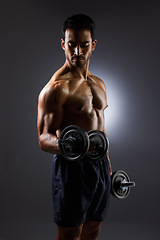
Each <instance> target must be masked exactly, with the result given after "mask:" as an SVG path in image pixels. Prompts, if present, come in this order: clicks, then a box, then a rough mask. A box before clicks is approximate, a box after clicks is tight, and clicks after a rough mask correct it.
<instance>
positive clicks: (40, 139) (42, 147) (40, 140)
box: [38, 135, 46, 152]
mask: <svg viewBox="0 0 160 240" xmlns="http://www.w3.org/2000/svg"><path fill="white" fill-rule="evenodd" d="M38 140H39V147H40V148H41V149H42V150H43V151H45V152H46V146H45V145H46V144H45V141H44V139H43V137H42V135H41V136H39V139H38Z"/></svg>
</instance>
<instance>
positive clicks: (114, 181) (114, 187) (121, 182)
mask: <svg viewBox="0 0 160 240" xmlns="http://www.w3.org/2000/svg"><path fill="white" fill-rule="evenodd" d="M132 187H135V182H131V181H130V178H129V176H128V175H127V173H125V172H124V171H121V170H119V171H116V172H114V173H113V174H112V175H111V193H112V195H113V196H114V197H116V198H118V199H125V198H126V197H128V195H129V193H130V189H131V188H132Z"/></svg>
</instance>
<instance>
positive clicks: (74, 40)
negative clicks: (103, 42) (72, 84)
mask: <svg viewBox="0 0 160 240" xmlns="http://www.w3.org/2000/svg"><path fill="white" fill-rule="evenodd" d="M96 43H97V41H96V40H94V41H92V38H91V32H90V31H89V30H80V31H77V30H74V29H70V28H67V29H66V31H65V40H63V39H61V46H62V48H63V50H64V51H65V56H66V59H67V61H68V62H69V63H70V64H71V65H72V66H73V67H83V66H84V65H85V64H86V63H87V62H88V61H89V59H90V57H91V55H92V51H93V50H94V49H95V47H96Z"/></svg>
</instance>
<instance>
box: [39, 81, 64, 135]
mask: <svg viewBox="0 0 160 240" xmlns="http://www.w3.org/2000/svg"><path fill="white" fill-rule="evenodd" d="M60 87H61V88H62V86H56V87H52V89H49V90H48V89H47V90H46V89H45V90H42V91H41V93H40V95H39V99H38V118H37V128H38V134H39V136H40V135H41V134H43V133H51V134H54V135H55V133H56V131H57V130H58V129H59V128H60V126H61V123H62V119H63V104H64V102H65V101H66V98H67V96H66V94H65V95H64V94H63V91H61V89H60Z"/></svg>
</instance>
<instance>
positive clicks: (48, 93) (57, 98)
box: [38, 75, 68, 109]
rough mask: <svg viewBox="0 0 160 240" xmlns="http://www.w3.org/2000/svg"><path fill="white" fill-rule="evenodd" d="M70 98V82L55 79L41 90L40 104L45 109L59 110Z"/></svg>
mask: <svg viewBox="0 0 160 240" xmlns="http://www.w3.org/2000/svg"><path fill="white" fill-rule="evenodd" d="M67 96H68V82H67V81H66V80H63V79H60V78H58V77H55V76H54V75H53V77H52V78H51V80H50V81H49V82H48V83H47V84H46V86H45V87H44V88H43V89H42V90H41V92H40V94H39V97H38V104H39V106H40V107H43V108H49V109H50V108H52V109H53V108H59V107H61V106H62V105H63V104H64V102H65V101H66V98H67Z"/></svg>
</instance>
